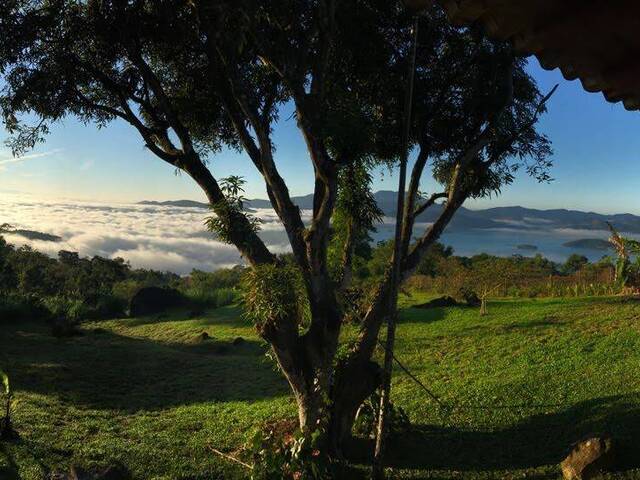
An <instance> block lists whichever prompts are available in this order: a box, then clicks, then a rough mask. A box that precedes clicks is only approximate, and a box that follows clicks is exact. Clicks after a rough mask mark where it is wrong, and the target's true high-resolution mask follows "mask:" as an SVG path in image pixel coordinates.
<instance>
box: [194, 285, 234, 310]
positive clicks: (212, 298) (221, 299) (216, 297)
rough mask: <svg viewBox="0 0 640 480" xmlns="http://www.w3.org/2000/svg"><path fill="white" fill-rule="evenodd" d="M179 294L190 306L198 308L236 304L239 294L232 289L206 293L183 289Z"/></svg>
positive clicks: (220, 289)
mask: <svg viewBox="0 0 640 480" xmlns="http://www.w3.org/2000/svg"><path fill="white" fill-rule="evenodd" d="M181 293H182V294H183V295H184V296H185V298H186V299H187V300H188V301H189V303H190V304H193V305H196V306H198V307H210V308H219V307H224V306H226V305H231V304H233V303H235V302H237V301H238V299H239V298H240V293H239V292H238V291H237V290H235V289H233V288H216V289H214V290H207V291H204V290H200V289H197V288H185V289H182V290H181Z"/></svg>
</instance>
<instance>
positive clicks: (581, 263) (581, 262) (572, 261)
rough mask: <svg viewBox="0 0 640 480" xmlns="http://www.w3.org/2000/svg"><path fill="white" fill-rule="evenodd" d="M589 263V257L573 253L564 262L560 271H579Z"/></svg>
mask: <svg viewBox="0 0 640 480" xmlns="http://www.w3.org/2000/svg"><path fill="white" fill-rule="evenodd" d="M588 264H589V259H588V258H587V257H585V256H584V255H579V254H577V253H573V254H571V255H569V258H567V260H566V261H565V262H564V265H563V266H562V272H563V273H564V274H567V275H571V274H573V273H576V272H579V271H580V270H581V269H582V268H583V267H585V266H586V265H588Z"/></svg>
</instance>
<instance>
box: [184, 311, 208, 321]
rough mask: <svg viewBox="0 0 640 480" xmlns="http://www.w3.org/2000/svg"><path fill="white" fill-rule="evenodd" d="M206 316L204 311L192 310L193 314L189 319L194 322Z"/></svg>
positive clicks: (189, 315)
mask: <svg viewBox="0 0 640 480" xmlns="http://www.w3.org/2000/svg"><path fill="white" fill-rule="evenodd" d="M203 315H204V311H203V310H192V311H191V312H189V314H188V315H187V317H188V318H189V320H192V319H194V318H198V317H201V316H203Z"/></svg>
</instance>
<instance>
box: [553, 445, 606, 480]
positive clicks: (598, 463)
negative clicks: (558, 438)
mask: <svg viewBox="0 0 640 480" xmlns="http://www.w3.org/2000/svg"><path fill="white" fill-rule="evenodd" d="M613 453H614V452H613V440H612V439H611V437H609V436H608V435H589V436H588V437H586V438H585V439H583V440H581V441H579V442H577V443H575V444H574V445H573V446H572V448H571V453H569V455H568V456H567V458H565V459H564V460H563V461H562V463H561V464H560V468H561V469H562V475H563V476H564V478H565V480H589V479H591V478H595V477H596V476H598V475H599V474H600V473H601V472H603V471H606V470H610V469H611V468H613Z"/></svg>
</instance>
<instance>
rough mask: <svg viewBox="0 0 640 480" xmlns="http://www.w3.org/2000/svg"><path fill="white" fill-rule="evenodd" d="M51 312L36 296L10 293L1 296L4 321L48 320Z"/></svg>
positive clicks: (1, 311) (1, 316) (1, 314)
mask: <svg viewBox="0 0 640 480" xmlns="http://www.w3.org/2000/svg"><path fill="white" fill-rule="evenodd" d="M49 317H50V312H49V310H48V309H47V308H46V306H45V305H44V304H43V302H42V300H41V299H40V298H39V297H37V296H36V295H21V294H18V293H10V294H7V295H3V296H0V319H2V320H3V321H7V322H10V321H29V320H47V319H48V318H49Z"/></svg>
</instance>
